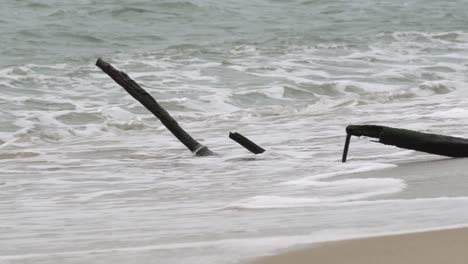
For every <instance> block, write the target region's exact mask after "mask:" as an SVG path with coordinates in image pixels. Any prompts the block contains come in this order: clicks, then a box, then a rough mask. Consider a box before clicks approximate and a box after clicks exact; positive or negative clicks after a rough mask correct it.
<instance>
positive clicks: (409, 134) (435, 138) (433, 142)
mask: <svg viewBox="0 0 468 264" xmlns="http://www.w3.org/2000/svg"><path fill="white" fill-rule="evenodd" d="M346 134H347V137H346V143H345V151H343V158H342V161H343V162H346V155H347V151H348V147H349V137H350V136H358V137H360V136H366V137H372V138H377V139H379V141H378V142H379V143H382V144H385V145H391V146H396V147H399V148H405V149H411V150H416V151H422V152H426V153H430V154H436V155H442V156H448V157H468V139H465V138H459V137H451V136H443V135H438V134H430V133H422V132H418V131H413V130H408V129H399V128H393V127H386V126H375V125H361V126H355V125H350V126H348V127H346Z"/></svg>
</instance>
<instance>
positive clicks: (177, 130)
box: [96, 58, 215, 156]
mask: <svg viewBox="0 0 468 264" xmlns="http://www.w3.org/2000/svg"><path fill="white" fill-rule="evenodd" d="M96 66H98V67H99V68H100V69H101V70H102V71H103V72H105V73H106V74H107V75H109V76H110V77H111V78H112V79H113V80H114V81H115V82H116V83H118V84H119V85H120V86H122V87H123V88H124V89H125V91H127V92H128V93H129V94H130V95H131V96H132V97H133V98H135V99H136V100H137V101H138V102H140V103H141V104H142V105H143V106H145V107H146V109H148V110H149V111H150V112H151V113H153V114H154V115H155V116H156V117H157V118H158V119H159V120H161V123H163V125H164V126H166V127H167V129H169V131H171V132H172V134H174V136H176V138H177V139H178V140H179V141H180V142H182V144H184V145H185V146H186V147H187V148H188V149H189V150H190V151H191V152H192V153H193V154H195V155H197V156H210V155H215V153H214V152H212V151H211V150H209V149H208V147H206V146H204V145H202V144H200V143H199V142H198V141H196V140H195V139H193V138H192V137H191V136H190V135H189V134H188V133H187V132H185V130H184V129H182V127H180V126H179V124H178V123H177V121H175V120H174V118H172V116H171V115H170V114H169V113H168V112H167V111H166V110H165V109H164V108H163V107H162V106H161V105H159V103H158V102H157V101H156V100H155V99H154V98H153V97H152V96H151V95H150V94H149V93H147V92H146V91H145V90H144V89H143V88H141V87H140V85H138V84H137V83H136V82H135V81H134V80H132V79H131V78H130V77H129V76H128V75H127V74H126V73H124V72H123V71H118V70H116V69H115V68H114V67H112V65H110V64H109V63H107V62H106V61H104V60H103V59H102V58H99V59H98V60H97V61H96Z"/></svg>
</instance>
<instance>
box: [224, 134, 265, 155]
mask: <svg viewBox="0 0 468 264" xmlns="http://www.w3.org/2000/svg"><path fill="white" fill-rule="evenodd" d="M229 138H230V139H232V140H234V141H236V142H237V143H239V144H240V145H241V146H243V147H244V148H246V149H248V150H249V151H250V152H252V153H253V154H260V153H263V152H265V150H264V149H263V148H261V147H260V146H258V145H257V144H255V143H253V142H252V141H250V139H248V138H246V137H244V136H243V135H241V134H239V133H237V132H234V133H229Z"/></svg>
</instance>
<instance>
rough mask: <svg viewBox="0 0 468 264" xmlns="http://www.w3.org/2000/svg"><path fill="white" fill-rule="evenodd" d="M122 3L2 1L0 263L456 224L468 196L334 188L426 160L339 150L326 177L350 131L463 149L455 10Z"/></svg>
mask: <svg viewBox="0 0 468 264" xmlns="http://www.w3.org/2000/svg"><path fill="white" fill-rule="evenodd" d="M127 2H128V1H119V0H113V1H93V0H80V1H74V2H73V3H66V4H65V3H63V2H62V1H53V0H48V1H34V0H22V1H14V2H9V3H2V4H0V5H1V7H2V8H0V31H1V32H2V36H3V41H2V42H0V105H1V108H0V163H1V166H2V170H1V172H0V219H1V221H0V237H1V239H0V260H1V261H0V262H6V263H90V262H91V263H134V262H138V263H154V262H155V261H156V262H158V263H190V264H191V263H204V264H210V263H235V262H239V261H242V260H244V259H246V258H249V257H252V256H256V255H259V254H266V253H268V252H272V251H274V250H277V249H281V248H285V247H289V246H294V245H297V244H300V243H312V242H317V241H323V240H330V239H340V238H346V237H354V236H362V235H370V234H376V233H386V232H400V231H408V230H415V229H424V228H439V227H444V226H453V225H460V224H464V223H466V220H467V217H468V216H466V215H465V213H463V212H464V211H466V208H468V191H467V192H463V191H462V190H460V189H463V188H460V186H457V188H455V186H456V184H448V185H442V186H444V188H440V189H435V190H434V191H427V190H425V189H424V188H423V189H421V188H419V189H418V188H415V185H417V186H420V185H421V186H431V183H432V181H436V182H434V184H440V183H441V182H442V183H443V181H444V179H433V178H431V179H424V178H421V179H419V178H418V180H414V178H412V179H408V178H405V176H404V175H395V176H394V177H378V178H372V179H368V178H359V177H351V176H350V174H351V173H359V172H364V171H369V170H379V169H383V168H391V167H394V166H396V165H395V164H398V163H401V162H402V161H405V162H408V161H422V160H429V159H433V158H434V157H431V156H430V155H426V154H421V153H415V152H412V151H405V150H401V149H397V148H392V147H388V146H383V145H378V144H374V143H371V142H369V141H368V140H366V139H359V140H358V139H354V138H353V141H352V143H351V150H350V154H349V162H348V163H346V164H341V163H340V159H341V151H342V147H343V143H344V134H345V132H344V128H345V126H346V125H348V124H363V123H369V124H374V123H376V124H382V125H388V126H397V127H404V128H409V129H417V130H421V131H427V132H434V133H441V134H447V135H454V136H465V137H466V131H467V128H468V123H467V122H466V120H467V116H468V110H467V109H468V102H467V101H466V99H465V98H466V96H467V94H468V91H467V90H466V83H467V77H466V72H467V70H468V59H466V58H467V57H468V56H467V55H468V32H467V31H466V24H467V22H468V13H467V11H466V10H468V9H467V8H466V7H467V4H466V3H465V2H464V1H450V2H447V1H446V2H441V1H411V2H406V1H331V2H330V1H289V2H288V3H286V2H282V1H273V0H271V1H257V0H255V1H246V2H244V1H229V0H227V1H211V0H199V1H185V2H182V1H156V2H154V1H144V0H141V1H136V2H134V3H132V4H129V3H127ZM99 56H103V57H104V58H105V59H106V60H109V61H110V62H112V63H113V64H114V65H115V66H116V67H118V68H119V69H123V70H125V71H126V72H127V73H128V74H129V75H130V76H131V77H132V78H134V79H135V80H136V81H137V82H139V83H140V84H142V86H143V87H144V88H145V89H147V90H148V91H149V92H150V93H151V94H152V95H153V96H154V97H155V98H157V100H158V101H159V102H160V103H161V104H162V105H163V106H164V107H166V108H167V110H168V111H169V112H170V113H171V114H173V116H174V117H175V118H176V119H177V120H178V121H179V122H180V124H181V125H182V126H183V127H184V128H185V129H186V130H187V131H189V132H190V133H191V134H192V135H193V136H194V137H195V138H197V139H200V140H201V142H202V143H203V144H206V145H207V146H209V147H210V148H211V149H212V150H214V151H216V152H217V153H219V154H220V155H219V156H216V157H208V158H196V157H192V155H191V154H190V153H189V152H188V151H187V150H186V149H184V146H183V145H182V144H180V143H179V142H178V141H177V140H176V139H175V138H174V137H173V136H172V135H171V134H170V132H168V131H167V130H166V129H165V128H164V127H163V126H162V125H161V124H160V122H159V121H157V120H156V119H155V118H154V117H153V116H152V115H151V114H150V113H149V112H148V111H147V110H145V109H144V108H143V107H141V106H140V104H139V103H138V102H136V101H135V100H134V99H133V98H131V97H130V96H129V95H127V94H126V93H125V91H124V90H123V89H121V88H120V87H118V86H117V85H116V84H115V83H113V81H112V80H111V79H110V78H109V77H108V76H106V75H105V74H104V73H102V72H101V71H100V70H99V69H98V68H97V67H95V66H94V63H95V61H96V59H97V58H98V57H99ZM230 131H237V132H240V133H242V134H244V135H246V136H248V137H249V138H251V139H252V140H253V141H255V142H257V143H258V144H259V145H260V146H262V147H264V148H265V149H267V152H266V153H264V154H262V155H257V156H253V155H251V154H249V153H248V152H246V151H245V150H244V149H242V148H241V147H239V146H238V145H236V144H235V143H234V142H232V141H231V140H230V139H229V138H228V132H230ZM464 183H465V182H463V181H461V182H460V185H463V184H464ZM436 186H437V185H436ZM447 186H448V187H447ZM450 186H451V187H450ZM455 189H456V190H455ZM413 190H414V191H413ZM421 190H423V191H421ZM424 190H425V191H424ZM408 193H409V194H408ZM453 193H456V195H452V194H453Z"/></svg>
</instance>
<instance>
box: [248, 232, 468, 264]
mask: <svg viewBox="0 0 468 264" xmlns="http://www.w3.org/2000/svg"><path fill="white" fill-rule="evenodd" d="M466 245H468V227H453V228H447V229H439V230H432V231H417V232H410V233H402V234H389V235H382V236H373V237H366V238H355V239H347V240H339V241H328V242H323V243H317V244H313V245H309V246H306V247H305V248H300V249H292V250H290V251H286V252H283V253H279V254H277V255H272V256H264V257H260V258H257V259H253V260H251V261H248V262H246V263H248V264H309V263H330V264H340V263H350V264H358V263H359V264H395V263H413V264H440V263H451V264H458V263H460V264H462V263H466V260H467V259H468V250H466Z"/></svg>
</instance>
